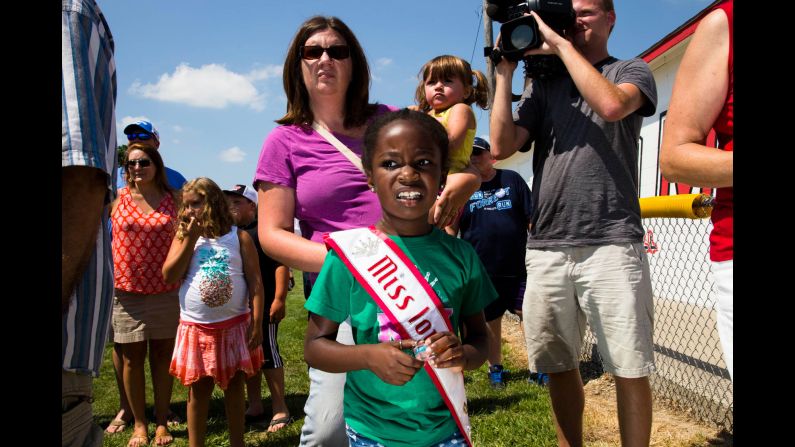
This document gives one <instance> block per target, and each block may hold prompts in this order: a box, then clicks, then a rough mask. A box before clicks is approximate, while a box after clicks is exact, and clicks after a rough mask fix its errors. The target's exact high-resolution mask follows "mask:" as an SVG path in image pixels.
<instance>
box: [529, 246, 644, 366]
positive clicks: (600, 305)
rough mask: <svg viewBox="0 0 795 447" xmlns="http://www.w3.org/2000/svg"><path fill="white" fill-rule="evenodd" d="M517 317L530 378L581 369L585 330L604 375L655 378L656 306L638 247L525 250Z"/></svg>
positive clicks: (640, 249) (642, 254)
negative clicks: (535, 374) (591, 336)
mask: <svg viewBox="0 0 795 447" xmlns="http://www.w3.org/2000/svg"><path fill="white" fill-rule="evenodd" d="M525 265H526V267H527V289H526V290H525V296H524V304H523V306H522V313H523V316H524V333H525V340H526V343H527V356H528V360H529V366H530V370H531V371H539V372H544V373H556V372H563V371H569V370H572V369H576V368H578V366H579V357H580V351H581V348H582V340H583V336H584V335H585V323H586V321H587V322H588V325H590V327H591V331H592V332H593V334H594V336H595V338H596V341H597V348H598V349H599V355H600V356H601V357H602V363H603V366H604V369H605V371H607V372H609V373H611V374H613V375H616V376H618V377H625V378H638V377H645V376H648V375H649V374H651V373H652V372H654V369H655V368H654V345H653V342H652V333H653V325H654V304H653V302H652V292H651V278H650V275H649V262H648V259H647V258H646V253H645V251H644V250H643V244H641V243H634V244H630V243H623V244H620V243H619V244H608V245H591V246H585V247H554V248H546V249H542V250H539V249H529V250H527V254H526V256H525Z"/></svg>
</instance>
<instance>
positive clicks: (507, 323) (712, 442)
mask: <svg viewBox="0 0 795 447" xmlns="http://www.w3.org/2000/svg"><path fill="white" fill-rule="evenodd" d="M502 338H503V343H504V344H505V343H507V347H508V356H510V357H511V360H512V361H513V362H516V363H519V364H526V362H527V353H526V352H525V348H524V336H523V335H522V328H521V323H520V322H519V319H518V318H516V317H514V316H513V315H510V314H507V315H506V316H505V317H504V318H503V322H502ZM583 438H584V441H585V445H586V446H589V447H607V446H618V445H621V439H620V435H619V431H618V418H617V417H616V387H615V382H614V381H613V378H612V376H610V374H601V375H599V376H598V377H595V378H591V379H590V380H588V381H587V383H586V384H585V413H584V415H583ZM725 438H726V435H725V434H724V433H719V432H718V430H717V429H716V428H715V427H710V426H708V425H705V424H701V423H699V422H697V421H694V420H693V419H691V418H689V417H688V416H687V415H686V414H683V413H679V412H676V411H674V410H672V409H670V408H667V407H666V406H665V405H664V403H661V402H654V417H653V420H652V432H651V446H655V447H663V446H664V447H696V446H721V445H724V446H732V445H733V442H732V441H731V439H730V437H729V439H728V440H727V439H725Z"/></svg>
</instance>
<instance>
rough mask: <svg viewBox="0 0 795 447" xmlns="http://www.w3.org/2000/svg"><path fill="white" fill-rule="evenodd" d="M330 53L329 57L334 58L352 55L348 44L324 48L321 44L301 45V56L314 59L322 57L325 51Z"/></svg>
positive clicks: (345, 57)
mask: <svg viewBox="0 0 795 447" xmlns="http://www.w3.org/2000/svg"><path fill="white" fill-rule="evenodd" d="M324 52H325V53H328V57H330V58H332V59H337V60H340V59H347V58H349V57H350V56H351V49H350V47H348V45H332V46H330V47H328V48H323V47H321V46H320V45H307V46H304V45H301V48H300V50H299V53H300V54H301V58H303V59H306V60H309V61H312V60H315V59H320V57H321V56H323V53H324Z"/></svg>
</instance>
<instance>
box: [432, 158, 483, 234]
mask: <svg viewBox="0 0 795 447" xmlns="http://www.w3.org/2000/svg"><path fill="white" fill-rule="evenodd" d="M478 188H480V173H479V172H478V170H477V169H476V168H475V167H474V166H472V164H471V163H470V164H468V165H467V167H466V168H464V170H463V171H461V172H459V173H457V174H450V175H448V176H447V182H446V183H445V187H444V190H443V191H442V194H441V195H439V198H438V199H436V203H434V204H433V206H432V207H431V210H430V211H429V212H428V223H430V224H431V225H436V226H438V227H439V228H444V227H446V226H448V225H450V224H452V223H453V221H454V220H455V217H456V216H457V215H458V212H459V211H460V210H461V208H463V207H464V205H466V203H467V201H468V200H469V198H470V197H472V194H474V193H475V191H477V190H478Z"/></svg>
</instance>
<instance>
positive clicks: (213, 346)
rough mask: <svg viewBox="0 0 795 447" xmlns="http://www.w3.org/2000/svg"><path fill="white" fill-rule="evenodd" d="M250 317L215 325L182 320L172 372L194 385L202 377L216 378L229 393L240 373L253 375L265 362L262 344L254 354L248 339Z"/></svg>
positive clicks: (236, 318) (180, 379)
mask: <svg viewBox="0 0 795 447" xmlns="http://www.w3.org/2000/svg"><path fill="white" fill-rule="evenodd" d="M249 321H250V317H249V314H244V315H240V316H237V317H234V318H231V319H229V320H226V321H221V322H218V323H212V324H198V323H192V322H187V321H182V320H180V322H179V327H178V328H177V338H176V341H175V342H174V355H173V356H172V357H171V366H170V367H169V370H168V372H169V373H170V374H171V375H172V376H174V377H176V378H178V379H179V381H180V382H181V383H182V384H183V385H185V386H190V385H191V384H192V383H193V382H196V381H198V380H199V379H201V378H202V377H212V378H213V380H214V382H215V383H216V384H217V385H218V386H219V387H220V388H221V389H222V390H225V389H226V387H227V386H228V385H229V381H230V380H232V377H234V376H235V374H236V373H237V372H238V371H243V372H245V373H246V377H251V376H253V375H254V374H255V373H256V372H257V371H258V370H259V369H260V368H261V367H262V363H263V362H264V358H265V356H264V355H263V353H262V345H260V346H257V348H256V349H254V350H253V351H250V350H249V349H248V343H247V339H246V332H247V331H248V326H249Z"/></svg>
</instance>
